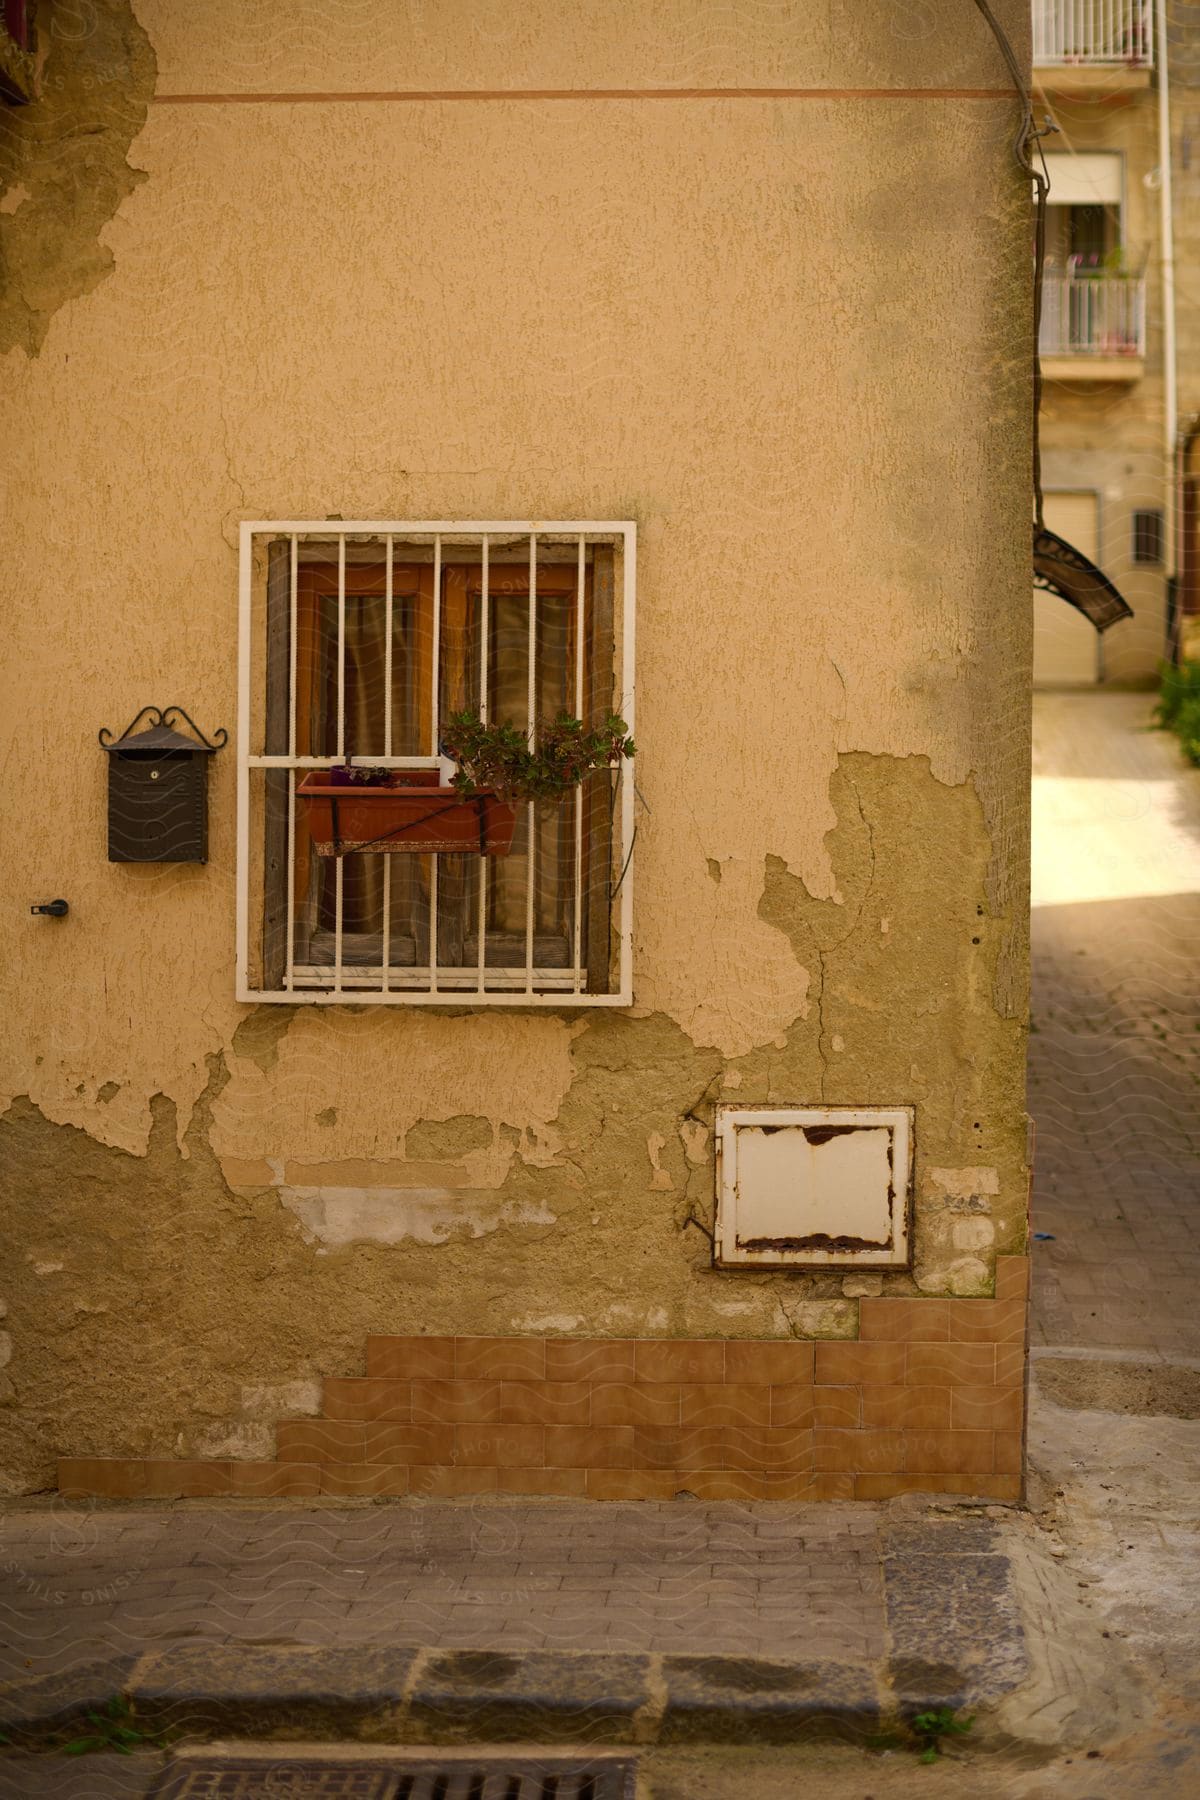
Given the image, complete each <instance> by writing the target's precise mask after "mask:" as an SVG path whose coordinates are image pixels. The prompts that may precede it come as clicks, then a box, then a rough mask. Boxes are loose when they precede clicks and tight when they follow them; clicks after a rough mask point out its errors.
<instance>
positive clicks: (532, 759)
mask: <svg viewBox="0 0 1200 1800" xmlns="http://www.w3.org/2000/svg"><path fill="white" fill-rule="evenodd" d="M442 749H443V750H444V751H445V753H446V755H447V756H450V757H452V758H453V759H454V761H455V762H456V763H457V764H458V772H457V774H456V775H455V776H454V778H453V785H454V786H455V787H456V788H457V789H458V790H459V792H460V793H462V794H477V793H479V792H480V791H481V790H483V789H488V790H490V791H492V792H494V793H496V794H499V796H500V798H501V799H502V800H553V799H558V798H559V797H560V796H561V795H562V794H565V793H567V792H569V791H570V789H572V788H574V787H578V785H579V783H580V782H581V781H582V780H583V779H584V777H585V776H587V775H590V774H591V773H592V771H593V770H594V769H607V768H611V767H612V766H613V765H614V764H616V763H619V762H620V761H621V759H622V758H623V757H626V756H633V755H634V754H635V753H636V747H635V745H634V742H633V739H632V738H631V737H630V736H629V730H628V727H627V726H626V724H625V721H624V719H619V718H618V717H617V715H616V714H615V713H610V714H609V716H608V718H607V719H606V720H605V721H604V723H603V725H600V726H598V727H597V728H596V729H595V730H592V731H589V730H588V729H587V727H586V726H585V725H584V723H583V721H582V719H573V718H572V717H571V715H570V713H567V712H561V713H559V714H558V716H557V718H555V719H553V720H551V721H549V722H548V723H544V724H542V725H541V726H540V728H539V729H538V731H537V733H536V737H535V741H534V743H533V744H532V745H531V744H530V742H529V735H528V733H527V732H525V731H523V730H522V729H520V728H519V727H518V726H516V725H507V724H506V725H485V724H484V723H483V720H482V719H481V718H480V717H479V714H478V713H477V712H472V711H471V710H470V709H467V710H465V711H463V712H453V713H450V714H449V715H448V716H447V719H446V722H445V726H444V728H443V732H442Z"/></svg>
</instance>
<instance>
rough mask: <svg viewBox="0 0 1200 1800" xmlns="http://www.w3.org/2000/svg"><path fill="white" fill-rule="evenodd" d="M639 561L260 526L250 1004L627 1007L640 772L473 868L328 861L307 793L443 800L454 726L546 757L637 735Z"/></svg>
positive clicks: (244, 865)
mask: <svg viewBox="0 0 1200 1800" xmlns="http://www.w3.org/2000/svg"><path fill="white" fill-rule="evenodd" d="M636 554H637V552H636V528H635V526H634V525H633V524H632V523H630V522H628V521H616V522H613V521H606V520H601V521H596V520H586V521H567V522H561V521H546V520H525V521H518V522H513V521H486V522H478V521H469V522H461V521H444V520H442V521H407V520H402V521H389V522H383V523H381V522H373V521H368V522H360V521H353V522H350V521H347V522H343V521H337V522H335V523H330V522H321V521H312V520H307V521H306V520H274V521H256V522H252V523H247V524H243V526H242V528H241V570H240V630H239V646H238V662H239V688H238V842H237V862H238V873H237V967H238V998H239V999H240V1000H244V1001H286V1002H288V1003H291V1004H296V1003H304V1002H309V1003H315V1004H329V1003H337V1002H343V1003H345V1002H349V1003H353V1004H355V1005H361V1004H364V1003H368V1004H369V1003H375V1004H390V1005H408V1006H414V1005H421V1006H430V1005H454V1006H462V1005H464V1004H468V1005H479V1006H563V1005H568V1006H571V1007H576V1006H626V1005H629V1004H630V1002H631V1000H632V968H631V962H632V926H633V867H632V857H633V844H634V837H635V835H636V833H635V822H634V798H635V785H634V775H633V766H632V764H631V763H630V762H629V761H628V760H624V761H622V762H621V763H620V764H619V766H616V767H613V768H611V769H610V768H602V769H598V770H596V771H594V772H593V773H592V774H590V775H588V776H587V777H586V778H585V779H584V780H583V781H582V782H581V783H579V784H578V785H577V786H575V787H574V788H571V789H568V791H567V792H566V793H565V794H563V795H562V796H561V797H558V796H556V797H554V798H552V799H548V800H539V801H537V802H532V801H522V802H521V803H520V804H519V805H518V806H517V809H516V821H515V826H514V829H513V834H512V839H511V846H510V847H507V848H506V849H504V850H502V851H500V852H498V853H491V851H492V850H493V849H494V846H493V845H492V844H491V841H490V840H487V843H488V849H487V850H485V848H484V843H485V839H484V834H483V832H482V831H481V833H480V844H479V847H478V848H476V849H471V850H465V851H460V850H458V849H454V850H452V851H447V850H445V849H443V850H441V851H438V852H436V853H435V852H433V851H428V850H426V849H425V848H421V849H419V850H418V849H413V850H412V851H409V852H407V853H401V854H396V853H394V847H393V852H392V853H388V854H385V853H383V852H382V850H376V849H373V848H371V847H369V846H364V845H362V844H360V845H359V846H358V847H351V848H348V849H345V850H340V849H335V851H334V853H332V854H330V846H329V844H328V842H325V841H323V840H322V839H321V836H320V833H319V832H317V831H316V830H314V828H313V825H312V820H313V817H314V814H313V812H312V797H311V795H310V793H309V791H308V790H309V789H311V787H312V786H313V783H314V781H316V782H317V783H319V782H320V779H321V777H320V773H319V772H320V771H328V770H330V769H333V768H345V767H347V766H348V767H349V768H351V769H358V770H363V769H380V770H385V769H416V770H424V771H428V772H432V771H436V772H437V774H436V777H435V776H434V775H433V774H432V773H430V774H428V775H427V779H428V780H430V781H431V782H433V781H435V780H436V783H437V785H438V786H440V787H442V788H445V786H446V785H447V784H448V782H449V780H450V777H451V775H452V773H453V764H452V762H450V761H449V760H448V759H447V757H446V754H445V747H444V742H443V733H444V729H445V721H446V719H447V717H448V715H449V714H451V713H454V712H460V713H461V712H468V713H470V714H472V715H473V716H474V715H477V716H478V717H479V718H480V719H482V720H483V722H484V723H485V724H506V725H509V726H511V727H513V728H514V729H515V730H516V731H518V732H519V733H520V734H522V735H523V736H524V738H525V740H526V742H528V743H529V744H533V743H535V742H536V740H537V735H538V731H539V728H540V726H541V724H542V723H543V722H544V721H548V720H552V719H556V718H560V717H562V716H564V715H565V716H568V717H571V718H578V719H581V720H583V721H584V723H585V725H587V726H588V727H589V728H591V727H592V726H597V725H600V724H602V723H603V722H604V721H605V720H606V719H607V718H608V717H609V716H610V715H612V714H617V715H618V716H619V717H621V718H622V719H624V720H625V722H626V726H627V728H628V730H629V731H630V732H631V733H632V732H633V729H634V674H633V671H634V595H635V584H636ZM306 781H307V786H306V785H305V783H306ZM510 818H511V815H510Z"/></svg>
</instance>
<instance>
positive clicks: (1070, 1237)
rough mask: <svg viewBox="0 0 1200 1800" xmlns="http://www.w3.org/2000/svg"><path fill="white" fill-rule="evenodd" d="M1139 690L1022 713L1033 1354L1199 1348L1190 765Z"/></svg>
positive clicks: (1199, 903)
mask: <svg viewBox="0 0 1200 1800" xmlns="http://www.w3.org/2000/svg"><path fill="white" fill-rule="evenodd" d="M1152 710H1153V698H1152V696H1150V695H1147V694H1096V693H1087V694H1041V695H1038V696H1037V697H1036V699H1035V705H1034V781H1033V880H1032V901H1033V915H1032V937H1033V1035H1032V1037H1031V1043H1030V1058H1029V1076H1030V1100H1029V1105H1030V1111H1031V1112H1032V1114H1033V1116H1034V1118H1035V1120H1036V1124H1037V1155H1036V1165H1035V1175H1034V1228H1035V1230H1036V1231H1038V1232H1041V1233H1044V1234H1047V1235H1045V1236H1043V1237H1042V1238H1040V1239H1038V1240H1036V1241H1035V1243H1034V1270H1035V1279H1034V1306H1033V1343H1034V1346H1035V1348H1036V1347H1039V1346H1064V1347H1066V1346H1070V1347H1074V1348H1076V1349H1085V1350H1090V1351H1093V1352H1099V1351H1124V1352H1127V1353H1134V1352H1136V1353H1137V1356H1138V1357H1140V1358H1148V1359H1157V1358H1164V1357H1165V1358H1168V1359H1169V1358H1171V1357H1175V1356H1179V1355H1188V1356H1197V1355H1200V1306H1198V1305H1197V1303H1196V1302H1197V1294H1198V1292H1200V1290H1198V1288H1197V1278H1198V1277H1200V1247H1198V1245H1197V1241H1196V1230H1195V1227H1196V1223H1197V1219H1198V1218H1200V771H1198V770H1195V769H1192V768H1189V767H1188V766H1187V764H1186V763H1185V762H1184V759H1183V757H1182V755H1181V754H1180V751H1179V747H1178V745H1177V743H1176V740H1175V739H1174V738H1173V737H1170V736H1168V735H1167V734H1166V733H1164V732H1160V731H1155V730H1152V729H1151V728H1150V725H1151V715H1152Z"/></svg>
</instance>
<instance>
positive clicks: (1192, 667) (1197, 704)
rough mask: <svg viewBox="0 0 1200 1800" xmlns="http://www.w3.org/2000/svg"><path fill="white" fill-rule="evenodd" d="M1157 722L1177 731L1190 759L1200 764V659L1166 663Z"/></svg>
mask: <svg viewBox="0 0 1200 1800" xmlns="http://www.w3.org/2000/svg"><path fill="white" fill-rule="evenodd" d="M1161 679H1162V685H1161V687H1160V689H1159V697H1158V705H1157V706H1156V707H1155V709H1154V718H1155V722H1156V723H1157V724H1159V725H1161V726H1162V727H1163V728H1164V730H1166V731H1173V732H1174V733H1175V735H1176V737H1177V738H1178V739H1179V742H1180V744H1181V745H1182V746H1183V753H1184V755H1185V756H1186V757H1187V759H1188V761H1189V762H1190V763H1195V764H1196V765H1197V766H1200V662H1181V663H1163V665H1162V670H1161Z"/></svg>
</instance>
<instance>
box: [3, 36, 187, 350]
mask: <svg viewBox="0 0 1200 1800" xmlns="http://www.w3.org/2000/svg"><path fill="white" fill-rule="evenodd" d="M47 12H48V16H47V19H46V21H45V24H44V27H43V35H44V37H45V39H46V41H47V43H48V46H49V48H48V51H47V55H46V60H45V64H44V67H43V69H42V76H41V84H40V89H41V91H40V95H39V97H38V99H37V100H36V101H35V102H34V103H33V104H32V105H30V106H26V107H16V108H8V109H6V110H5V113H4V121H3V130H2V131H0V190H5V191H11V190H15V189H19V190H20V193H21V199H20V202H19V204H18V205H17V206H15V207H14V208H9V207H5V206H3V205H0V352H3V351H6V350H11V349H14V348H16V347H19V348H21V349H23V350H24V351H25V353H26V355H27V356H36V355H37V353H38V351H39V350H40V349H41V347H42V344H43V342H44V341H45V337H46V333H47V331H48V330H49V328H50V321H51V319H52V318H53V317H54V314H55V313H56V312H57V311H58V309H59V307H60V306H62V305H64V304H65V302H66V301H68V300H75V299H78V298H79V297H80V295H82V294H89V293H91V291H92V289H93V288H95V287H98V286H99V284H100V283H101V282H102V281H103V280H104V279H105V277H106V276H108V275H110V274H111V273H112V271H113V269H114V267H115V266H116V265H115V261H114V258H113V254H112V251H111V250H109V249H108V248H107V246H106V245H104V244H102V243H101V242H100V233H101V232H102V231H103V229H104V227H105V226H106V225H107V224H108V222H109V220H110V219H111V218H112V217H113V215H114V214H115V213H116V211H117V209H118V207H119V206H120V204H121V202H122V201H123V200H124V199H125V198H126V197H127V196H128V195H129V194H131V193H132V192H133V190H134V188H135V187H136V186H137V185H138V183H139V182H142V181H144V180H145V179H146V175H145V171H144V170H142V169H136V168H134V167H133V165H132V164H131V163H130V162H129V160H128V153H129V148H130V145H131V144H132V143H133V140H134V138H135V137H137V135H138V133H139V132H140V131H141V129H142V127H143V125H144V124H145V122H146V112H147V107H148V104H149V100H150V95H151V94H152V92H153V89H154V81H155V75H156V73H157V64H156V59H155V55H154V51H153V50H152V48H151V45H150V39H149V38H148V37H147V35H146V33H145V32H144V31H143V30H142V27H141V26H140V25H139V24H138V22H137V20H136V19H135V18H134V14H133V8H132V6H131V5H130V4H129V0H89V4H88V6H87V9H86V29H81V28H80V27H81V25H82V23H83V19H82V15H80V16H78V17H75V16H73V15H72V14H71V13H70V10H69V9H68V12H67V14H65V15H62V16H61V17H60V16H58V12H57V9H55V8H50V9H47Z"/></svg>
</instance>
